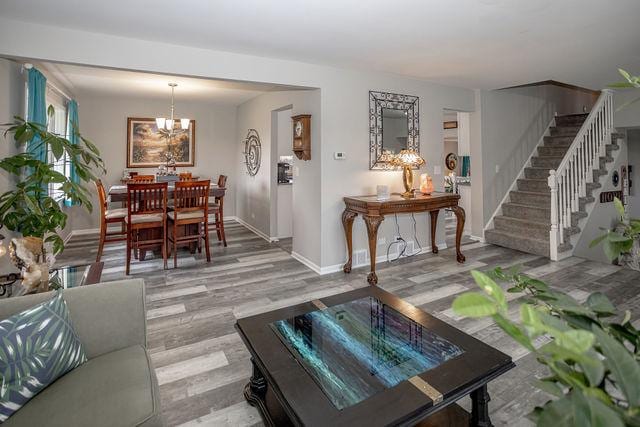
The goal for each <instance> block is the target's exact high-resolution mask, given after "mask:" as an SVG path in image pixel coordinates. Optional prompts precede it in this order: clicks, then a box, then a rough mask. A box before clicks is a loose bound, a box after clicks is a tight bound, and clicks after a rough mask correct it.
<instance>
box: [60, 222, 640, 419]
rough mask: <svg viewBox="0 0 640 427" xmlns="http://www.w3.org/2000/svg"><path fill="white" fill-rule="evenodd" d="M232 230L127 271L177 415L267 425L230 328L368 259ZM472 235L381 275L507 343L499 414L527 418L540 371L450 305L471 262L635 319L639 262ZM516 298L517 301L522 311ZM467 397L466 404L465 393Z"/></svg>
mask: <svg viewBox="0 0 640 427" xmlns="http://www.w3.org/2000/svg"><path fill="white" fill-rule="evenodd" d="M450 229H451V227H448V231H449V232H448V233H447V234H448V236H447V237H448V239H447V240H448V244H451V243H452V242H451V232H450ZM226 231H227V241H228V244H229V245H228V247H227V248H223V247H222V246H221V245H219V244H218V243H217V242H216V240H215V237H214V236H215V235H213V236H212V262H211V263H210V264H207V263H206V260H205V258H204V254H195V255H192V254H190V253H189V252H187V251H182V252H180V256H179V260H178V268H177V269H169V270H163V269H162V262H161V260H160V261H159V260H157V259H155V260H154V259H149V260H147V261H144V262H141V261H134V262H133V264H132V268H131V271H132V276H131V277H141V278H143V279H144V280H145V283H146V290H147V318H148V347H149V349H150V351H151V353H152V359H153V363H154V364H155V367H156V372H157V376H158V380H159V383H160V394H161V400H162V409H163V413H164V415H165V418H166V423H167V425H169V426H175V425H186V426H195V425H198V426H226V425H228V426H251V425H259V424H261V419H260V416H259V414H258V412H257V411H256V410H255V409H254V408H252V407H251V406H249V405H248V404H247V403H246V402H245V400H244V398H243V396H242V389H243V387H244V385H245V384H246V383H247V381H248V379H249V376H250V374H251V366H250V363H249V354H248V352H247V351H246V350H245V348H244V346H243V344H242V342H241V341H240V338H239V336H238V335H237V334H236V332H235V330H234V327H233V325H234V322H235V320H236V319H237V318H239V317H243V316H249V315H252V314H256V313H260V312H264V311H268V310H272V309H276V308H279V307H285V306H288V305H291V304H297V303H300V302H303V301H308V300H313V299H317V298H322V297H324V296H326V295H331V294H336V293H340V292H345V291H349V290H352V289H354V288H359V287H363V286H367V282H366V274H367V272H368V268H359V269H354V271H353V272H352V273H351V274H349V275H345V274H343V273H341V272H340V273H335V274H331V275H325V276H318V275H317V274H315V273H314V272H313V271H311V270H310V269H308V268H307V267H305V266H304V265H302V264H300V263H299V262H297V261H296V260H294V259H293V258H291V256H290V255H289V253H288V252H287V249H289V247H288V246H290V245H286V244H285V245H282V247H280V246H279V245H278V244H274V243H271V244H270V243H268V242H266V241H265V240H263V239H261V238H260V237H258V236H257V235H255V234H253V233H252V232H251V231H249V230H248V229H246V228H244V227H243V226H241V225H240V224H237V223H234V222H230V223H228V224H226ZM449 242H451V243H449ZM285 243H286V242H285ZM464 243H465V245H464V248H463V253H464V254H465V256H466V257H467V262H466V263H465V264H462V265H460V264H457V263H456V262H455V252H454V250H453V249H451V248H449V249H445V250H441V251H440V253H439V254H438V255H433V254H423V255H417V256H414V257H411V258H406V259H402V260H399V261H396V262H394V263H383V264H380V265H379V266H378V277H379V280H380V283H379V285H380V286H381V287H382V288H384V289H386V290H387V291H389V292H392V293H394V294H396V295H398V296H399V297H402V298H404V299H406V300H407V301H408V302H410V303H411V304H414V305H416V306H418V307H420V308H422V309H424V310H426V311H428V312H429V313H431V314H433V315H435V316H437V317H439V318H440V319H443V320H445V321H446V322H448V323H450V324H452V325H453V326H455V327H457V328H459V329H461V330H463V331H466V332H467V333H469V334H472V335H473V336H475V337H477V338H479V339H481V340H482V341H484V342H486V343H487V344H490V345H492V346H494V347H496V348H498V349H500V350H502V351H504V352H506V353H508V354H510V355H511V356H512V357H513V358H514V360H515V361H516V364H517V367H516V368H515V369H513V370H511V371H510V372H509V373H507V374H506V375H504V376H502V377H500V378H499V379H497V380H496V381H494V382H492V383H491V384H490V386H489V392H490V394H491V402H490V409H491V418H492V421H493V423H494V424H495V425H496V426H524V425H530V424H531V423H530V422H529V421H528V420H526V418H525V416H526V414H527V413H528V412H529V411H530V410H531V409H532V408H533V407H534V406H535V405H538V404H542V403H544V402H545V401H546V400H547V399H548V396H546V395H544V394H543V393H542V392H540V391H538V390H537V389H535V388H534V387H533V386H532V385H531V382H532V380H533V379H535V377H536V376H542V375H543V374H544V371H543V370H542V369H541V368H540V366H539V365H538V364H537V363H536V361H535V359H534V358H533V357H532V356H531V355H527V352H526V351H524V350H523V349H522V348H521V347H520V346H519V345H517V344H515V343H514V342H513V341H512V340H510V339H509V338H508V337H507V336H506V335H505V334H504V333H502V331H501V330H500V329H498V328H497V327H496V326H495V325H494V324H493V323H492V322H491V321H490V320H471V319H461V318H459V317H457V316H456V315H455V314H454V313H453V312H452V311H451V308H450V307H451V302H452V301H453V299H454V298H455V296H456V295H458V294H460V293H461V292H464V291H466V290H469V289H474V288H475V284H474V282H473V280H472V279H471V276H470V274H469V271H470V270H472V269H479V270H488V269H490V268H492V267H495V266H502V267H509V266H513V265H522V270H523V271H524V272H526V273H528V274H530V275H532V276H535V277H538V278H541V279H543V280H545V281H547V282H548V283H549V284H551V285H552V286H554V287H556V288H558V289H562V290H564V291H565V292H569V293H570V294H571V295H573V296H574V297H576V298H578V299H584V298H586V296H587V294H588V293H590V292H594V291H602V292H604V293H606V294H607V295H608V296H609V298H611V300H612V301H613V302H614V304H616V305H617V306H618V307H619V308H620V309H621V310H625V309H629V310H631V311H632V312H633V314H634V318H637V315H638V314H639V311H640V273H637V272H633V271H631V270H627V269H621V268H619V267H615V266H611V265H606V264H600V263H596V262H592V261H586V260H583V259H580V258H569V259H565V260H563V261H560V262H555V263H553V262H550V261H549V260H548V259H545V258H542V257H538V256H535V255H530V254H526V253H522V252H518V251H514V250H511V249H506V248H501V247H497V246H492V245H486V244H482V243H475V242H472V241H470V240H469V239H468V238H465V239H464ZM283 247H284V249H283ZM96 248H97V236H96V235H85V236H77V237H73V238H72V239H71V241H70V242H69V244H68V245H67V249H66V250H65V252H64V254H63V255H62V256H61V257H60V258H59V263H61V264H64V263H67V264H68V263H76V264H80V263H86V262H91V261H92V260H93V259H94V258H95V253H96ZM124 259H125V253H124V245H107V246H106V247H105V251H104V256H103V261H104V262H105V268H104V273H103V280H104V281H108V280H116V279H122V278H124V277H125V275H124ZM170 265H172V264H171V263H170ZM517 302H518V301H517V300H512V301H510V304H511V305H512V307H514V315H515V314H516V312H515V307H516V306H517ZM461 404H462V405H463V406H466V408H467V409H469V401H468V400H464V401H462V402H461Z"/></svg>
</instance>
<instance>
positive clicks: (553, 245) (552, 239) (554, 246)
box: [547, 169, 564, 261]
mask: <svg viewBox="0 0 640 427" xmlns="http://www.w3.org/2000/svg"><path fill="white" fill-rule="evenodd" d="M547 182H548V184H549V188H550V190H551V230H549V255H550V258H551V259H552V260H554V261H557V260H558V200H557V197H558V183H557V182H556V171H555V170H553V169H552V170H550V171H549V178H548V180H547ZM563 234H564V233H562V229H560V241H562V235H563Z"/></svg>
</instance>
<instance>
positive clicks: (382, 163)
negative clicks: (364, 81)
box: [369, 91, 420, 169]
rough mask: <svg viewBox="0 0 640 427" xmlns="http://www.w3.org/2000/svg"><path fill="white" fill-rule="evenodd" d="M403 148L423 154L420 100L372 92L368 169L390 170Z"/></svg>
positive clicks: (394, 94)
mask: <svg viewBox="0 0 640 427" xmlns="http://www.w3.org/2000/svg"><path fill="white" fill-rule="evenodd" d="M404 149H413V150H415V151H416V152H417V153H420V111H419V98H418V97H417V96H411V95H400V94H397V93H387V92H374V91H369V169H388V168H389V167H390V166H389V164H388V161H389V158H390V157H391V156H392V155H394V154H398V153H399V152H400V150H404Z"/></svg>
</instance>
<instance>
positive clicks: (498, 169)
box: [496, 165, 500, 173]
mask: <svg viewBox="0 0 640 427" xmlns="http://www.w3.org/2000/svg"><path fill="white" fill-rule="evenodd" d="M496 173H500V165H496Z"/></svg>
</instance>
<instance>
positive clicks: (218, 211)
mask: <svg viewBox="0 0 640 427" xmlns="http://www.w3.org/2000/svg"><path fill="white" fill-rule="evenodd" d="M226 186H227V176H226V175H220V176H218V187H219V188H226ZM209 214H210V215H213V218H214V220H213V222H212V223H211V224H210V225H212V226H213V227H212V228H211V230H215V231H216V234H217V235H218V241H222V244H223V245H224V246H225V247H226V246H227V236H226V235H225V234H224V197H214V201H213V203H210V204H209Z"/></svg>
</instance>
